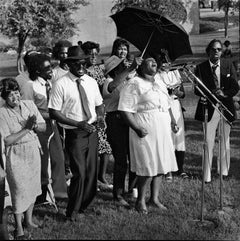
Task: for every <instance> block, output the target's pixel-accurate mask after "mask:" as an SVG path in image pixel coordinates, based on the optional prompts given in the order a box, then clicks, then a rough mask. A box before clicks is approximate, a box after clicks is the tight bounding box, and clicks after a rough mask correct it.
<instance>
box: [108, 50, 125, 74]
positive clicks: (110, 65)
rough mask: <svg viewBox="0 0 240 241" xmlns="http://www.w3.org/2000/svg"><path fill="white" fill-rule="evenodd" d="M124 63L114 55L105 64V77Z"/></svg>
mask: <svg viewBox="0 0 240 241" xmlns="http://www.w3.org/2000/svg"><path fill="white" fill-rule="evenodd" d="M122 61H123V59H120V58H119V57H117V56H116V55H112V56H111V57H109V58H108V59H107V60H106V61H105V63H104V66H105V75H107V74H108V73H109V72H111V71H112V70H113V69H115V68H116V67H117V66H118V65H119V64H120V63H121V62H122Z"/></svg>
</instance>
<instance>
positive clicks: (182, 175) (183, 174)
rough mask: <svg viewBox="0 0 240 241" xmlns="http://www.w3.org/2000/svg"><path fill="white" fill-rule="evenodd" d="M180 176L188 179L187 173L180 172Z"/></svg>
mask: <svg viewBox="0 0 240 241" xmlns="http://www.w3.org/2000/svg"><path fill="white" fill-rule="evenodd" d="M180 177H181V178H182V179H188V178H189V176H188V175H187V173H185V172H182V173H181V174H180Z"/></svg>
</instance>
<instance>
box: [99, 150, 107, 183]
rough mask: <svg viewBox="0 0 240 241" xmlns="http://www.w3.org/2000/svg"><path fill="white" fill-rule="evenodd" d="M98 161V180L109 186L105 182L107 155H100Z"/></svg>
mask: <svg viewBox="0 0 240 241" xmlns="http://www.w3.org/2000/svg"><path fill="white" fill-rule="evenodd" d="M99 159H100V160H99V173H98V180H99V181H101V182H102V183H104V184H106V185H109V183H108V181H107V180H106V173H107V166H108V160H109V154H107V153H103V154H100V155H99Z"/></svg>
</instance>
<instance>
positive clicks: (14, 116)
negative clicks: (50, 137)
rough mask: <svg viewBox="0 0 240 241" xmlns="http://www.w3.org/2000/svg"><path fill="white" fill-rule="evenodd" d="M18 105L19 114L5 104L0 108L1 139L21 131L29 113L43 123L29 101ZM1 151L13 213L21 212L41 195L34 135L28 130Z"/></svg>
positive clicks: (37, 145)
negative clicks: (4, 157) (4, 161)
mask: <svg viewBox="0 0 240 241" xmlns="http://www.w3.org/2000/svg"><path fill="white" fill-rule="evenodd" d="M20 106H21V114H19V113H17V112H16V111H15V110H13V109H11V108H9V107H8V106H7V105H3V106H2V107H1V108H0V126H1V128H0V132H1V135H2V138H5V137H7V136H9V135H11V134H13V133H17V132H19V131H20V130H22V129H23V127H24V126H25V124H26V120H27V118H28V116H29V115H33V114H34V115H36V117H37V123H38V124H40V123H44V122H45V121H44V120H43V118H42V116H41V114H40V113H39V111H38V109H37V107H36V106H35V104H34V103H33V102H32V101H21V103H20ZM4 154H5V156H6V173H7V181H8V184H9V187H10V192H11V199H12V207H13V212H14V213H22V212H25V211H26V210H27V209H28V208H29V206H30V205H31V204H32V203H34V202H35V200H36V197H37V196H38V195H40V194H41V177H40V173H41V157H40V144H39V140H38V137H37V135H36V134H35V133H34V131H30V132H29V133H28V134H26V135H25V136H24V137H23V138H21V139H20V140H18V142H17V143H15V144H13V145H10V146H8V147H6V148H4Z"/></svg>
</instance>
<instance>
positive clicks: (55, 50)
mask: <svg viewBox="0 0 240 241" xmlns="http://www.w3.org/2000/svg"><path fill="white" fill-rule="evenodd" d="M71 46H72V43H71V42H70V41H68V40H66V39H61V40H59V41H58V42H56V43H55V45H54V47H53V49H52V50H53V51H52V57H53V58H55V59H58V52H59V51H60V49H61V48H64V47H66V48H69V47H71Z"/></svg>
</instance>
